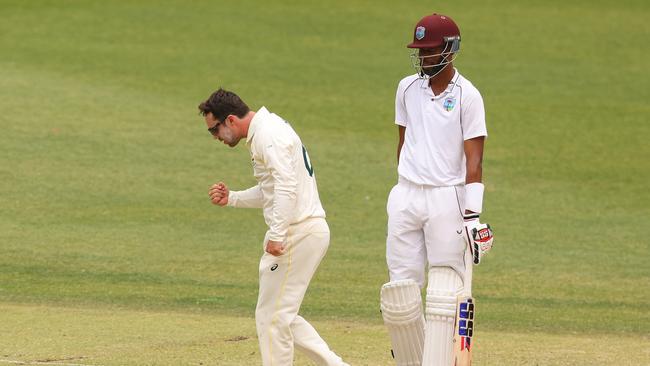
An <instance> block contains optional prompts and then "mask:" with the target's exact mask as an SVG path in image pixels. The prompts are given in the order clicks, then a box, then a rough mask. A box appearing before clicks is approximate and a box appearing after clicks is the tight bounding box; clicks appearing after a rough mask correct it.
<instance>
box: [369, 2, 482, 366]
mask: <svg viewBox="0 0 650 366" xmlns="http://www.w3.org/2000/svg"><path fill="white" fill-rule="evenodd" d="M408 47H409V48H414V49H416V53H415V54H414V55H413V56H412V59H413V61H414V66H415V67H416V70H417V73H416V74H415V75H411V76H407V77H405V78H404V79H402V80H401V81H400V83H399V86H398V87H397V94H396V100H395V123H396V124H397V125H398V133H399V144H398V150H397V155H398V161H399V162H398V175H399V179H398V183H397V185H396V186H395V187H393V189H392V190H391V192H390V195H389V198H388V204H387V210H388V236H387V240H386V261H387V264H388V271H389V276H390V282H389V283H387V284H385V285H384V286H383V287H382V291H381V309H382V314H383V317H384V321H385V324H386V326H387V327H388V331H389V334H390V337H391V343H392V346H393V356H394V357H395V361H396V363H397V365H399V366H406V365H418V366H419V365H424V366H452V365H461V364H469V362H471V361H469V358H468V357H465V356H459V355H458V354H456V350H454V347H460V348H458V350H457V351H458V352H459V353H460V352H465V353H468V352H469V351H470V350H471V348H470V347H471V333H472V329H471V328H472V324H473V323H472V322H470V323H462V325H461V328H463V327H464V328H463V329H461V330H460V331H461V333H460V334H461V335H462V334H463V333H462V332H465V331H468V330H469V337H461V338H463V339H462V345H459V344H460V343H461V342H460V340H458V342H457V343H458V344H456V345H455V344H454V337H455V336H458V334H456V332H455V331H454V328H455V327H457V325H456V323H457V320H458V316H457V310H458V309H457V307H459V305H458V304H457V303H458V302H459V301H458V300H459V297H463V299H465V301H466V300H467V299H471V281H472V263H473V262H474V263H476V264H478V263H479V262H480V259H481V256H482V255H483V254H484V253H485V252H487V250H489V249H490V248H491V245H492V240H493V239H492V232H491V230H490V228H489V225H486V224H481V223H480V222H479V214H480V213H481V211H482V201H483V190H484V189H483V184H482V183H481V177H482V167H481V162H482V157H483V144H484V140H485V138H486V136H487V130H486V126H485V111H484V108H483V99H482V98H481V95H480V93H479V92H478V90H477V89H476V88H475V87H474V85H472V83H470V82H469V81H468V80H467V79H465V78H464V77H463V76H462V75H461V74H460V73H459V72H458V71H457V70H456V69H455V68H454V67H453V64H452V61H453V59H454V58H455V56H456V54H457V52H458V51H459V49H460V30H459V29H458V27H457V26H456V24H455V23H454V22H453V21H452V20H451V19H450V18H449V17H446V16H444V15H438V14H433V15H429V16H426V17H424V18H422V20H420V21H419V22H418V24H417V25H416V27H415V30H414V35H413V42H412V43H411V44H409V45H408ZM427 276H428V278H426V277H427ZM427 280H428V281H427ZM425 283H426V284H427V295H426V306H425V311H424V312H423V311H422V303H421V296H420V289H422V288H424V286H425ZM467 304H468V303H467V302H465V304H464V305H463V306H467ZM469 304H471V309H472V312H471V314H470V315H471V316H473V301H469ZM423 313H424V314H423ZM469 320H472V318H470V319H469ZM468 324H469V325H468ZM468 328H469V329H468ZM463 357H465V358H467V360H465V361H463V360H462V359H461V358H463ZM469 357H471V354H470V355H469Z"/></svg>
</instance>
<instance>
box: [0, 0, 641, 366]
mask: <svg viewBox="0 0 650 366" xmlns="http://www.w3.org/2000/svg"><path fill="white" fill-rule="evenodd" d="M434 9H436V10H438V11H440V12H442V13H447V14H449V15H451V16H453V18H454V19H455V20H456V21H457V22H458V23H459V25H460V28H461V31H462V35H463V41H462V47H461V48H462V51H461V54H460V55H459V57H458V58H457V62H456V65H457V66H458V68H459V69H460V71H461V72H462V73H463V74H464V75H465V76H466V77H467V78H468V79H470V80H471V81H472V82H473V83H474V84H475V85H476V86H477V87H478V88H479V90H481V92H482V94H483V97H484V99H485V105H486V111H487V123H488V131H489V134H490V136H489V138H488V140H487V145H486V151H485V161H484V166H483V172H484V182H485V184H486V197H485V204H484V210H485V213H484V215H483V217H484V220H485V221H487V222H489V223H490V224H491V225H492V226H493V228H494V229H495V236H496V244H495V248H494V250H493V252H492V253H491V254H490V255H489V256H488V257H486V259H485V263H484V264H482V265H481V266H479V267H477V268H476V270H475V275H474V281H475V282H474V286H473V287H474V294H475V296H476V297H477V301H478V304H479V307H478V312H477V315H478V321H477V329H476V337H477V338H476V356H475V357H476V363H477V364H478V365H647V364H650V354H649V353H648V349H650V312H649V311H648V306H649V305H650V266H648V260H649V259H650V256H649V255H648V253H649V250H650V245H649V244H650V240H649V239H648V235H647V234H646V233H645V231H644V230H645V229H646V228H647V226H648V222H649V217H650V208H649V207H650V195H649V194H648V191H647V189H648V188H647V187H648V181H650V163H649V158H650V144H648V142H647V139H648V136H650V126H649V125H648V120H649V118H648V117H650V107H649V105H648V103H647V100H648V99H649V98H650V76H649V75H648V72H647V64H648V60H649V59H650V50H649V49H648V47H647V46H644V45H645V44H647V39H648V38H649V36H650V25H649V23H648V22H647V19H648V15H649V14H650V5H649V4H648V3H647V2H646V1H620V2H617V3H616V5H614V4H612V3H610V2H605V1H573V2H564V1H527V2H509V1H496V0H488V1H482V2H475V1H455V2H446V3H442V2H441V4H439V5H438V6H437V7H434V6H433V5H431V4H428V3H425V2H413V3H402V2H393V1H387V0H386V1H374V2H370V1H363V2H362V1H349V0H348V1H330V2H316V1H283V2H261V1H237V2H234V1H233V2H225V1H224V2H208V1H191V2H190V1H161V2H155V1H138V2H127V1H112V2H99V1H18V0H16V1H9V0H0V126H1V127H2V130H1V131H2V133H0V208H1V210H0V366H2V365H3V364H11V363H12V362H13V363H14V364H16V362H26V363H25V364H36V363H34V362H35V361H39V360H40V362H41V364H48V363H53V362H62V363H66V362H67V363H68V364H92V365H199V364H201V363H202V364H203V365H256V364H259V354H258V352H257V349H256V344H255V339H254V323H253V321H252V316H253V310H254V306H255V300H256V291H257V263H258V259H259V256H260V255H261V240H262V237H263V233H264V230H265V228H264V222H263V220H262V217H261V212H259V211H256V210H234V209H227V208H218V207H214V206H212V205H211V204H210V202H209V200H208V198H207V189H208V187H209V185H210V184H212V183H214V182H216V181H218V180H224V181H225V182H226V183H228V184H229V185H230V186H231V187H232V188H234V189H239V188H246V187H248V186H250V185H252V184H254V180H253V178H252V170H251V167H250V164H249V156H248V152H247V151H246V149H245V147H243V146H240V147H238V148H237V149H234V150H230V149H227V148H226V147H224V146H223V145H221V144H219V143H215V142H213V141H212V140H211V137H210V135H209V134H208V133H207V132H206V131H205V125H204V122H203V120H202V118H201V117H200V116H199V115H198V113H197V112H198V110H197V108H196V106H197V105H198V103H199V102H200V101H202V100H203V99H204V98H206V97H207V96H208V95H209V94H210V93H211V92H212V91H213V90H214V89H216V88H218V87H219V86H223V87H225V88H228V89H232V90H234V91H236V92H237V93H239V94H240V95H241V96H242V98H244V100H245V101H247V102H248V103H249V105H250V106H251V107H252V108H254V109H257V108H259V107H261V106H263V105H264V106H266V107H268V108H269V109H270V110H272V111H274V112H276V113H278V114H280V115H281V116H283V117H284V118H286V119H287V120H289V121H290V122H291V123H292V125H293V127H294V128H295V129H296V131H297V132H298V133H299V134H300V135H301V137H302V139H303V142H304V143H305V145H306V146H307V148H308V149H309V152H310V156H311V159H312V163H313V165H314V168H315V170H316V175H317V177H318V183H319V189H320V193H321V199H322V201H323V205H324V206H325V209H326V210H327V213H328V221H329V223H330V227H331V230H332V243H331V246H330V251H329V253H328V255H327V257H326V259H325V261H324V262H323V264H322V265H321V267H320V270H319V272H318V273H317V275H316V277H315V279H314V281H313V282H312V285H311V287H310V290H309V292H308V294H307V297H306V299H305V302H304V304H303V307H302V314H303V315H304V316H305V317H306V318H307V319H312V320H314V322H315V324H316V325H317V327H318V329H322V330H323V331H322V333H323V334H324V336H326V340H327V341H328V342H330V343H331V344H332V345H333V347H334V348H335V349H336V350H337V352H339V353H341V354H342V355H343V356H344V357H347V358H349V359H350V360H351V361H352V364H353V365H390V364H391V363H390V354H389V351H388V349H389V340H388V337H387V335H386V332H385V330H384V328H383V326H382V325H381V318H380V315H379V312H378V292H379V287H380V286H381V284H382V283H383V282H385V280H386V279H387V275H386V268H385V263H384V240H385V231H386V229H385V225H386V214H385V201H386V197H387V194H388V191H389V190H390V188H391V186H392V185H393V184H394V183H395V181H396V162H395V146H396V139H397V137H396V136H397V128H396V127H395V126H394V125H393V103H394V93H395V87H396V85H397V82H398V81H399V79H400V78H401V77H403V76H405V75H407V74H409V73H412V72H413V71H412V68H411V67H410V60H409V57H408V55H409V52H408V51H407V49H406V48H405V47H404V45H405V44H406V43H408V42H409V37H410V35H411V32H412V27H413V25H414V23H415V22H416V21H417V20H418V19H419V18H420V17H421V16H423V15H425V14H427V12H430V11H432V10H434ZM63 334H65V336H63ZM57 360H58V361H57ZM304 360H305V359H304V358H302V357H301V358H299V361H298V364H301V365H306V364H308V363H306V362H305V361H304ZM30 362H31V363H30Z"/></svg>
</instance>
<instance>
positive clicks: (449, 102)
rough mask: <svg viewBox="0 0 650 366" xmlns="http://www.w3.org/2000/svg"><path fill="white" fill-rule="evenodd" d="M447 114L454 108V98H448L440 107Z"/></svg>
mask: <svg viewBox="0 0 650 366" xmlns="http://www.w3.org/2000/svg"><path fill="white" fill-rule="evenodd" d="M442 106H443V107H444V108H445V110H446V111H447V112H451V110H452V109H454V107H455V106H456V98H454V97H449V98H446V99H445V103H444V104H443V105H442Z"/></svg>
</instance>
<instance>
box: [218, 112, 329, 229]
mask: <svg viewBox="0 0 650 366" xmlns="http://www.w3.org/2000/svg"><path fill="white" fill-rule="evenodd" d="M246 146H247V147H248V149H249V150H250V153H251V158H252V163H253V175H254V176H255V179H256V180H257V182H258V184H257V185H256V186H253V187H251V188H249V189H247V190H245V191H238V192H233V191H230V194H229V195H228V205H229V206H234V207H261V208H262V209H263V212H264V221H265V222H266V224H267V225H268V227H269V237H268V238H269V240H274V241H284V239H285V238H286V235H287V229H288V227H289V225H291V224H296V223H299V222H301V221H303V220H306V219H308V218H312V217H325V210H324V209H323V206H322V205H321V203H320V198H319V196H318V187H317V186H316V176H315V175H314V170H313V168H312V166H311V162H310V160H309V155H308V154H307V150H306V149H305V148H304V146H303V145H302V141H301V140H300V137H298V135H297V134H296V132H295V131H294V130H293V128H291V125H289V123H287V122H286V121H285V120H283V119H282V118H281V117H279V116H278V115H276V114H273V113H270V112H269V111H268V110H267V109H266V108H265V107H262V108H260V110H259V111H257V112H256V113H255V116H254V117H253V120H252V121H251V123H250V126H249V127H248V136H247V138H246Z"/></svg>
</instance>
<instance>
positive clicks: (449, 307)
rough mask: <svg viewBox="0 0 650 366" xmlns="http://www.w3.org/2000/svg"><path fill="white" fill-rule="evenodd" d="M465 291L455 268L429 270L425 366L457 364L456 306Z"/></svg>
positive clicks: (423, 362)
mask: <svg viewBox="0 0 650 366" xmlns="http://www.w3.org/2000/svg"><path fill="white" fill-rule="evenodd" d="M462 289H463V281H462V279H461V277H460V276H459V275H458V273H456V271H454V270H453V269H451V267H432V268H430V269H429V283H428V285H427V301H426V320H427V321H426V326H425V337H424V353H423V356H422V366H451V365H453V358H452V357H453V345H454V327H455V319H456V304H457V296H458V295H459V294H460V292H461V291H462Z"/></svg>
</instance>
